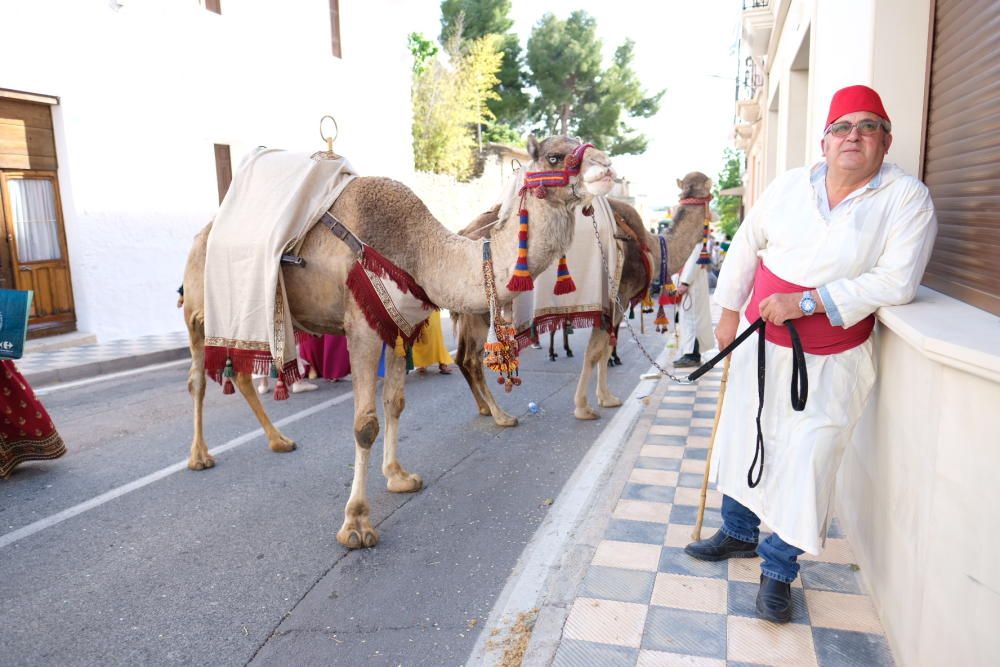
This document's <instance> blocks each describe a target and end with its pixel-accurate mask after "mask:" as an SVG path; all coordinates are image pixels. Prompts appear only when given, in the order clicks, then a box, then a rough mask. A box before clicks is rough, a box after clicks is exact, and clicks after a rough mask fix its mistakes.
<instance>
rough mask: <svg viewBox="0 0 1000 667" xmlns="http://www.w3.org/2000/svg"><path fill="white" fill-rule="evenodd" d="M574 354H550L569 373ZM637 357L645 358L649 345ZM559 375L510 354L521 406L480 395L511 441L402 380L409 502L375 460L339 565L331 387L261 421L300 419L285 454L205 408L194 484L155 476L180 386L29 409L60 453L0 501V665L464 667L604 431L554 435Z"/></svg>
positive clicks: (166, 465)
mask: <svg viewBox="0 0 1000 667" xmlns="http://www.w3.org/2000/svg"><path fill="white" fill-rule="evenodd" d="M588 335H589V332H588V331H578V332H577V333H576V334H575V335H573V336H572V337H571V342H572V344H573V345H574V346H575V347H576V349H577V351H578V352H579V354H581V355H582V352H583V349H584V347H585V345H586V340H587V337H588ZM622 339H623V343H622V346H621V350H622V351H621V355H622V359H623V361H624V362H625V365H623V366H620V367H617V368H615V369H612V370H611V371H610V379H611V386H612V389H613V390H614V391H615V392H616V394H617V395H618V396H619V397H621V398H624V397H626V396H627V395H628V394H629V393H630V392H631V391H632V389H633V387H634V386H635V385H636V384H637V382H638V379H639V375H640V373H642V372H644V371H645V370H647V368H648V366H649V364H648V362H647V361H646V360H645V359H644V358H643V357H641V355H640V354H639V352H638V351H637V350H636V348H635V347H634V345H633V344H632V343H631V342H630V341H629V340H628V337H627V334H626V333H625V332H624V331H623V332H622ZM644 340H645V341H646V342H647V345H649V346H650V347H651V351H652V352H653V353H654V356H655V353H656V352H659V351H660V350H661V349H662V346H663V343H664V340H665V339H664V338H662V337H658V336H655V335H647V336H646V337H644ZM579 362H580V357H579V356H577V357H575V358H573V359H566V358H565V357H562V356H561V357H560V358H559V359H558V360H557V361H556V362H549V361H548V360H547V359H546V358H545V356H544V355H543V351H542V350H531V349H528V350H525V351H524V352H523V356H522V363H523V373H522V377H523V378H524V385H523V386H522V387H520V388H518V389H515V391H514V392H513V393H512V394H509V395H503V394H502V392H501V394H500V401H501V403H502V405H503V406H504V407H505V408H506V409H507V410H508V411H510V412H511V413H512V414H515V415H517V416H518V417H519V418H520V419H521V424H520V426H518V427H516V428H512V429H502V428H499V427H497V426H495V425H494V423H493V421H492V419H490V418H488V417H480V416H479V415H478V414H477V413H476V410H475V405H474V402H473V400H472V398H471V396H470V395H469V394H468V390H467V388H466V385H465V382H464V381H463V380H462V378H461V376H460V375H459V374H458V373H457V371H456V373H455V374H454V375H451V376H442V375H438V374H437V373H436V372H435V371H433V370H431V371H429V372H428V374H427V375H425V376H419V375H416V374H411V375H410V376H409V377H408V379H407V387H406V388H407V396H406V398H407V409H406V411H405V412H404V413H403V417H402V421H401V432H402V433H401V438H400V460H401V462H402V463H403V465H404V466H405V467H407V468H408V469H410V470H411V471H413V472H418V473H420V474H421V475H422V476H423V478H424V482H425V488H424V489H423V490H422V491H421V492H419V493H416V494H392V493H389V492H388V491H387V490H386V489H385V480H384V478H383V477H382V476H381V473H380V471H379V465H378V463H377V461H380V459H381V438H380V439H379V442H377V443H376V445H375V450H374V454H373V462H376V463H375V465H373V466H372V471H371V475H370V478H369V499H370V502H371V504H372V520H373V523H374V524H375V525H376V526H377V529H378V530H379V532H380V536H381V541H380V542H379V544H378V546H377V547H376V548H374V549H369V550H360V551H348V550H346V549H344V548H343V547H341V546H340V545H339V544H338V543H337V542H336V539H335V534H336V531H337V529H338V528H339V526H340V524H341V521H342V518H343V508H344V504H345V502H346V499H347V496H348V493H349V487H350V481H351V476H352V465H353V460H354V456H353V441H352V436H351V423H352V413H353V402H352V400H351V396H350V391H351V385H350V382H340V383H326V382H322V383H321V388H320V390H319V391H315V392H311V393H308V394H296V395H293V396H292V397H291V399H290V400H288V401H284V402H274V401H273V400H271V399H270V398H266V399H265V406H266V407H267V409H268V411H269V413H270V414H271V416H272V418H273V419H274V420H275V421H277V420H279V419H282V418H288V417H292V418H294V417H295V416H296V415H299V418H297V419H294V420H293V421H291V423H288V424H286V425H285V426H284V427H282V430H283V431H284V432H285V433H286V434H287V435H289V436H291V437H293V438H294V439H295V440H296V441H297V442H298V443H299V449H298V450H297V451H295V452H293V453H290V454H274V453H272V452H270V451H269V450H268V449H267V446H266V441H265V439H264V438H263V436H262V435H261V434H259V433H258V434H257V435H254V431H256V430H257V424H256V421H255V420H254V419H253V417H252V415H251V414H250V412H249V409H248V408H247V407H246V405H245V404H244V402H243V401H242V399H241V398H240V397H239V395H238V394H237V395H234V396H224V395H223V394H222V392H221V390H220V389H219V388H218V387H217V386H212V387H210V388H209V392H208V396H207V399H206V415H207V416H206V422H205V429H206V437H207V439H208V442H209V447H210V448H211V447H217V446H219V445H223V444H225V443H231V444H233V446H232V447H231V448H230V449H228V450H227V451H225V452H223V453H221V454H219V455H217V457H216V458H217V465H216V467H215V468H214V469H211V470H208V471H203V472H192V471H188V470H187V469H186V468H184V469H175V470H171V469H170V466H175V468H180V466H179V465H177V464H179V463H181V462H182V461H185V460H186V457H187V449H188V446H189V444H190V439H191V407H190V399H189V398H188V395H187V391H186V387H185V383H186V372H187V371H186V367H185V366H183V365H178V366H173V367H170V368H165V369H160V370H156V371H151V372H148V373H142V374H138V375H133V376H129V377H125V378H118V379H111V380H104V381H101V382H96V383H93V384H89V385H86V386H80V387H71V388H65V389H60V390H57V391H53V392H51V393H49V394H47V395H46V396H44V398H43V400H44V402H45V405H46V407H47V408H48V409H49V411H50V412H51V413H52V416H53V418H54V420H55V422H56V424H57V426H58V427H59V430H60V432H61V434H62V435H63V438H64V439H65V440H66V442H67V443H68V447H69V450H70V453H69V454H68V455H67V456H65V457H64V458H63V459H60V460H56V461H51V462H36V463H30V464H26V465H24V466H22V467H21V468H19V469H18V470H17V471H16V472H15V474H14V475H13V476H12V477H11V478H10V479H8V480H2V481H0V665H4V666H6V665H19V666H20V665H86V666H96V665H212V666H213V667H214V666H225V665H246V664H252V665H282V666H285V665H352V666H353V665H407V666H409V665H434V666H439V665H461V664H463V663H464V662H465V661H466V659H467V657H468V656H469V653H470V651H471V650H472V648H473V645H474V643H475V641H476V637H477V635H478V633H479V631H480V630H481V628H482V627H483V626H484V625H485V622H486V619H487V617H488V616H489V613H490V610H491V609H492V607H493V605H494V602H495V601H496V598H497V596H498V594H499V593H500V591H501V589H502V588H503V586H504V583H505V581H506V580H507V578H508V576H509V575H510V573H511V569H512V568H513V566H514V565H515V563H516V561H517V559H518V556H519V555H520V553H521V552H522V550H523V548H524V545H525V544H526V543H527V542H528V541H529V540H530V539H531V536H532V534H533V533H534V531H535V529H536V528H537V526H538V525H539V524H540V523H541V521H542V520H543V519H544V517H545V515H546V512H547V510H548V508H549V507H550V505H551V502H552V499H554V498H556V497H557V496H558V494H559V492H560V489H561V487H562V486H563V484H564V483H565V481H566V480H567V479H568V478H569V477H570V475H571V474H572V472H573V470H574V469H575V467H576V466H577V464H578V463H579V461H580V460H581V458H582V457H583V455H584V454H585V453H586V452H587V449H588V447H589V446H590V444H591V443H593V442H594V440H595V438H596V437H597V436H598V435H599V434H600V432H601V429H602V428H603V427H604V425H605V424H606V423H607V422H608V421H609V419H610V417H611V416H612V414H613V410H610V409H604V408H598V410H599V411H600V412H602V414H604V415H605V418H604V419H601V420H597V421H592V422H581V421H578V420H576V419H575V418H573V416H572V395H573V392H574V389H575V386H576V382H577V378H578V373H579V370H580V364H579ZM529 401H535V402H537V403H538V404H539V405H540V406H541V412H540V413H538V414H531V413H530V412H529V411H528V408H527V405H528V403H529ZM591 402H592V404H593V403H594V402H595V399H594V398H593V392H592V393H591ZM314 407H319V409H317V410H315V411H314V412H313V413H312V414H306V415H304V416H302V415H300V413H302V411H304V410H307V409H308V408H314ZM239 438H242V439H241V440H237V439H239ZM234 440H235V443H234ZM157 473H158V475H157ZM151 475H152V476H153V477H152V478H150V477H149V476H151ZM128 484H132V485H133V486H132V487H126V489H124V491H123V490H122V487H123V485H128ZM115 490H117V491H115ZM112 491H114V493H112V494H111V496H113V497H111V498H110V499H107V497H105V498H103V499H104V500H106V502H102V503H98V502H95V501H94V499H95V498H99V499H102V498H100V497H101V496H102V494H108V493H109V492H112ZM88 503H89V504H88ZM67 510H71V513H72V514H73V515H72V516H69V518H65V520H61V521H58V520H53V519H52V517H56V519H59V518H60V516H64V515H60V514H59V513H61V512H66V511H67ZM39 521H48V522H49V523H50V524H51V525H48V524H45V523H43V524H38V523H37V522H39ZM40 526H44V527H43V528H42V529H41V530H37V532H32V533H31V534H29V535H27V536H24V537H21V538H20V539H14V538H16V537H17V536H18V535H21V534H23V532H24V529H25V527H29V530H32V531H34V530H35V529H37V528H39V527H40ZM18 530H21V531H22V532H21V533H17V532H15V531H18Z"/></svg>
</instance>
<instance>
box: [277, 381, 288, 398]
mask: <svg viewBox="0 0 1000 667" xmlns="http://www.w3.org/2000/svg"><path fill="white" fill-rule="evenodd" d="M274 400H276V401H285V400H288V387H287V386H286V385H285V383H284V382H283V381H282V379H281V378H278V381H277V382H276V383H275V384H274Z"/></svg>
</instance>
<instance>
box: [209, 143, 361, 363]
mask: <svg viewBox="0 0 1000 667" xmlns="http://www.w3.org/2000/svg"><path fill="white" fill-rule="evenodd" d="M355 176H356V174H355V172H354V169H353V168H352V167H351V165H350V163H348V162H347V160H346V159H344V158H340V159H336V160H326V159H320V158H317V159H313V158H312V157H310V155H309V154H307V153H292V152H288V151H282V150H276V149H258V150H257V151H255V152H254V153H252V154H250V155H249V156H248V157H247V158H246V159H245V160H244V161H243V163H242V164H241V165H240V167H239V170H238V171H237V173H236V175H235V177H234V179H233V182H232V185H231V186H230V188H229V193H228V194H227V195H226V198H225V199H224V200H223V202H222V205H221V206H220V207H219V212H218V214H217V215H216V217H215V222H214V224H213V225H212V231H211V234H210V235H209V238H208V249H207V259H206V262H205V339H206V341H205V342H206V344H207V345H209V346H215V347H226V348H233V349H238V350H247V351H250V350H256V351H260V352H264V351H268V350H269V351H270V353H271V356H272V357H273V359H274V362H275V364H276V365H277V367H278V368H282V367H283V366H284V365H286V364H288V362H290V361H293V360H294V359H295V358H296V352H295V337H294V336H293V335H292V320H291V313H290V311H289V308H288V304H287V301H286V299H285V286H284V282H283V280H282V278H281V255H282V253H284V252H288V251H289V250H290V249H291V248H293V247H294V246H295V245H296V243H297V242H298V241H299V240H300V239H301V238H302V237H304V236H305V234H306V232H308V231H309V230H310V229H311V228H312V226H313V225H314V224H315V223H316V222H317V221H318V220H319V218H320V217H321V216H322V215H323V212H324V211H326V210H327V209H329V208H330V206H332V205H333V203H334V201H336V199H337V197H338V196H339V195H340V193H341V192H342V191H343V189H344V187H345V186H346V185H347V184H348V183H350V181H351V180H352V179H354V178H355Z"/></svg>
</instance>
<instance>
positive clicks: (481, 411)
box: [479, 405, 493, 417]
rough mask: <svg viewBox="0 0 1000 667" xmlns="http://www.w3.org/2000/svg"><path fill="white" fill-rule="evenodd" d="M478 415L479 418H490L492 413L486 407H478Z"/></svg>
mask: <svg viewBox="0 0 1000 667" xmlns="http://www.w3.org/2000/svg"><path fill="white" fill-rule="evenodd" d="M479 414H480V416H482V417H489V416H490V415H491V414H493V413H492V412H490V409H489V407H487V406H483V405H480V406H479Z"/></svg>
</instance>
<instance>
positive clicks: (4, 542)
mask: <svg viewBox="0 0 1000 667" xmlns="http://www.w3.org/2000/svg"><path fill="white" fill-rule="evenodd" d="M189 363H190V362H189ZM353 396H354V392H353V391H349V392H347V393H346V394H341V395H340V396H337V397H336V398H331V399H330V400H328V401H323V402H322V403H319V404H317V405H314V406H312V407H311V408H306V409H305V410H302V411H301V412H296V413H295V414H292V415H288V416H287V417H285V418H283V419H279V420H278V421H276V422H274V425H275V426H276V427H278V428H281V427H282V426H285V425H287V424H291V423H294V422H297V421H299V420H300V419H305V418H306V417H309V416H311V415H314V414H316V413H317V412H320V411H322V410H326V409H327V408H329V407H331V406H334V405H337V404H339V403H343V402H344V401H346V400H348V399H350V398H352V397H353ZM262 435H264V429H262V428H259V429H256V430H255V431H251V432H250V433H244V434H243V435H241V436H239V437H237V438H233V439H232V440H230V441H229V442H227V443H225V444H224V445H219V446H218V447H215V448H213V449H210V450H208V451H209V453H210V454H213V455H215V456H218V455H219V454H222V453H223V452H227V451H229V450H230V449H235V448H237V447H239V446H240V445H244V444H246V443H248V442H251V441H252V440H255V439H257V438H259V437H260V436H262ZM186 469H187V459H185V460H183V461H180V462H178V463H174V464H173V465H169V466H167V467H166V468H161V469H160V470H157V471H156V472H153V473H150V474H148V475H146V476H145V477H140V478H139V479H137V480H134V481H132V482H129V483H128V484H122V485H121V486H119V487H116V488H114V489H111V490H110V491H108V492H106V493H102V494H101V495H99V496H95V497H93V498H91V499H90V500H85V501H84V502H82V503H79V504H77V505H74V506H73V507H70V508H68V509H64V510H63V511H61V512H57V513H56V514H52V515H50V516H47V517H45V518H44V519H39V520H38V521H35V522H34V523H29V524H28V525H27V526H24V527H22V528H18V529H17V530H12V531H11V532H9V533H5V534H4V535H0V549H2V548H3V547H6V546H8V545H11V544H13V543H14V542H17V541H18V540H23V539H24V538H26V537H28V536H30V535H34V534H35V533H38V532H40V531H43V530H45V529H46V528H51V527H52V526H55V525H56V524H59V523H62V522H63V521H65V520H66V519H70V518H72V517H74V516H77V515H78V514H83V513H84V512H86V511H88V510H92V509H94V508H95V507H100V506H101V505H103V504H104V503H106V502H108V501H111V500H114V499H115V498H120V497H121V496H124V495H125V494H126V493H131V492H132V491H136V490H138V489H141V488H143V487H144V486H149V485H150V484H152V483H153V482H156V481H158V480H161V479H163V478H164V477H168V476H170V475H172V474H174V473H175V472H178V471H180V470H186Z"/></svg>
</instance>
